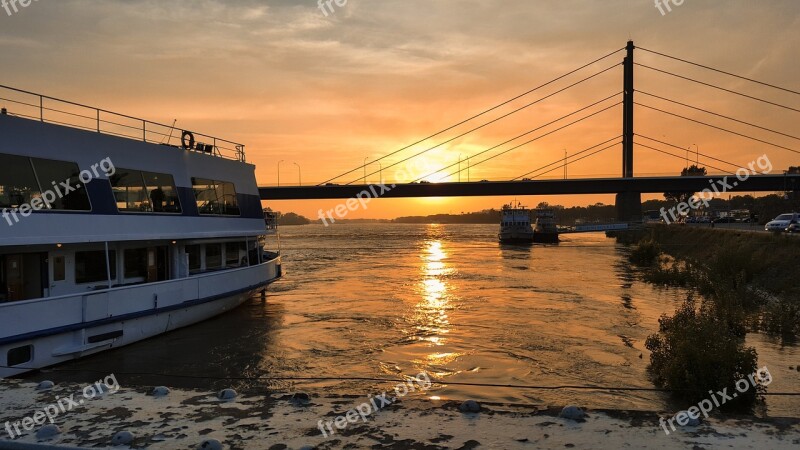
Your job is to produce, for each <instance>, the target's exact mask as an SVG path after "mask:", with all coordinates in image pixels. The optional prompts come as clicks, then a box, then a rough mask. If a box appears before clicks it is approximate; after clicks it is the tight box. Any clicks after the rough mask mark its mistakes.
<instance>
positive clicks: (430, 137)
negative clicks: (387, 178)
mask: <svg viewBox="0 0 800 450" xmlns="http://www.w3.org/2000/svg"><path fill="white" fill-rule="evenodd" d="M622 50H625V47H623V48H620V49H617V50H614V51H613V52H611V53H608V54H607V55H605V56H601V57H600V58H597V59H595V60H594V61H591V62H589V63H586V64H584V65H582V66H580V67H578V68H577V69H574V70H571V71H569V72H567V73H565V74H563V75H561V76H559V77H557V78H554V79H552V80H550V81H548V82H546V83H544V84H541V85H539V86H536V87H535V88H533V89H531V90H529V91H527V92H523V93H522V94H520V95H517V96H516V97H513V98H511V99H509V100H506V101H504V102H502V103H499V104H497V105H495V106H493V107H491V108H489V109H487V110H484V111H483V112H480V113H478V114H476V115H474V116H472V117H469V118H467V119H464V120H462V121H461V122H458V123H456V124H455V125H451V126H449V127H447V128H445V129H443V130H441V131H437V132H436V133H434V134H432V135H430V136H428V137H426V138H423V139H420V140H419V141H417V142H414V143H413V144H409V145H407V146H405V147H403V148H401V149H398V150H395V151H394V152H392V153H389V154H388V155H384V156H382V157H380V158H378V159H377V160H376V161H380V160H382V159H384V158H388V157H389V156H392V155H394V154H397V153H399V152H401V151H403V150H407V149H409V148H411V147H413V146H415V145H417V144H421V143H423V142H425V141H427V140H428V139H432V138H434V137H436V136H438V135H440V134H442V133H444V132H447V131H450V130H452V129H453V128H456V127H458V126H460V125H463V124H465V123H467V122H469V121H471V120H474V119H477V118H478V117H480V116H483V115H485V114H488V113H489V112H491V111H494V110H495V109H498V108H500V107H502V106H505V105H507V104H509V103H511V102H513V101H515V100H518V99H520V98H522V97H524V96H526V95H528V94H530V93H532V92H535V91H537V90H539V89H541V88H543V87H545V86H548V85H550V84H553V83H555V82H556V81H559V80H561V79H563V78H566V77H568V76H570V75H572V74H574V73H576V72H578V71H580V70H583V69H585V68H587V67H589V66H591V65H592V64H595V63H597V62H600V61H602V60H604V59H606V58H608V57H610V56H612V55H614V54H616V53H619V52H620V51H622ZM373 162H374V161H373ZM364 167H366V164H362V165H361V166H359V167H356V168H355V169H353V170H350V171H347V172H344V173H342V174H340V175H338V176H336V177H334V178H331V179H329V180H327V181H323V182H322V183H320V184H319V185H323V184H325V183H328V182H331V181H333V180H336V179H339V178H341V177H343V176H345V175H348V174H351V173H353V172H355V171H356V170H359V169H363V168H364Z"/></svg>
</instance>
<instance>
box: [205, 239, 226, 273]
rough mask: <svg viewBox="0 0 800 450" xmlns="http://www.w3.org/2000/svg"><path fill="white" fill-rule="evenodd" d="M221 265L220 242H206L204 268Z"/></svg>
mask: <svg viewBox="0 0 800 450" xmlns="http://www.w3.org/2000/svg"><path fill="white" fill-rule="evenodd" d="M221 267H222V244H206V269H219V268H221Z"/></svg>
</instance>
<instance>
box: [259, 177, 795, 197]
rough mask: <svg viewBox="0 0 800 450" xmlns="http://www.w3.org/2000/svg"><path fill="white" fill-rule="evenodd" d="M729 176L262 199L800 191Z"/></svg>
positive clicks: (353, 188) (443, 186)
mask: <svg viewBox="0 0 800 450" xmlns="http://www.w3.org/2000/svg"><path fill="white" fill-rule="evenodd" d="M724 179H725V175H716V176H703V177H649V178H648V177H642V178H581V179H573V180H538V181H537V180H534V181H490V182H471V183H421V184H417V183H413V184H398V185H388V186H386V188H388V190H385V191H384V190H382V189H381V187H380V186H378V185H335V186H286V187H261V188H259V193H260V195H261V199H262V200H304V199H308V200H310V199H337V198H342V199H343V198H352V197H355V196H356V195H358V194H359V193H361V192H364V191H365V192H369V195H370V197H381V198H408V197H486V196H504V195H574V194H616V193H620V192H638V193H643V194H644V193H662V192H670V191H686V192H700V191H702V190H703V189H706V188H709V189H711V188H712V184H713V185H714V186H716V188H717V189H718V190H719V191H720V192H722V190H723V188H725V189H726V190H725V192H724V193H729V192H732V193H735V192H742V193H746V192H770V191H773V192H784V191H794V190H798V189H800V175H784V174H781V175H754V176H751V177H750V178H748V179H747V180H746V181H742V182H740V181H739V180H738V179H737V178H736V176H735V175H727V180H725V181H726V182H727V184H728V186H727V187H725V186H723V185H722V184H720V182H721V181H723V180H724Z"/></svg>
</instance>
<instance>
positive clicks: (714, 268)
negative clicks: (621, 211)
mask: <svg viewBox="0 0 800 450" xmlns="http://www.w3.org/2000/svg"><path fill="white" fill-rule="evenodd" d="M645 239H652V241H654V242H655V243H656V244H658V246H659V250H661V251H662V252H664V253H665V254H667V255H669V256H671V257H672V258H674V259H676V260H682V261H688V262H690V263H692V264H694V265H695V266H696V267H699V268H701V269H703V270H705V271H706V272H707V275H708V277H723V278H725V280H721V281H731V280H728V279H729V278H730V279H732V280H736V281H738V285H737V286H733V287H734V288H743V289H748V290H749V291H750V292H751V293H752V295H754V296H756V297H761V300H769V299H770V297H777V298H781V299H786V300H789V301H791V302H793V303H800V286H798V284H797V282H796V276H797V271H798V268H800V240H798V239H797V238H796V237H795V236H789V235H786V234H773V233H753V232H750V231H746V230H736V229H711V228H697V227H688V226H666V225H656V226H652V227H648V228H646V229H644V230H637V231H632V232H624V233H620V234H619V235H618V236H617V240H618V241H619V242H622V243H626V244H636V243H638V242H640V241H642V240H645ZM712 281H714V280H712ZM716 281H720V280H716Z"/></svg>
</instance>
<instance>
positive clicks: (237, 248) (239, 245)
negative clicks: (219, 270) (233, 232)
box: [225, 242, 245, 267]
mask: <svg viewBox="0 0 800 450" xmlns="http://www.w3.org/2000/svg"><path fill="white" fill-rule="evenodd" d="M244 249H245V246H244V242H228V243H227V244H225V266H227V267H239V266H240V265H241V264H240V262H241V260H240V258H239V255H240V254H241V251H242V250H244Z"/></svg>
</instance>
